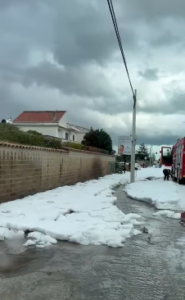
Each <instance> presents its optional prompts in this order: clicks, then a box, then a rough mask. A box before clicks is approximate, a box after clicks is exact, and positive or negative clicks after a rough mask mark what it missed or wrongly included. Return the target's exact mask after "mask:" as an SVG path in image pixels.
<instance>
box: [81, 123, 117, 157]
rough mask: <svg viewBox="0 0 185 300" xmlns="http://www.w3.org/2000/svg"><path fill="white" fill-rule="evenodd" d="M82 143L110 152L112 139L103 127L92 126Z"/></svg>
mask: <svg viewBox="0 0 185 300" xmlns="http://www.w3.org/2000/svg"><path fill="white" fill-rule="evenodd" d="M82 144H83V145H85V146H91V147H96V148H99V149H102V150H105V151H108V153H109V154H112V140H111V137H110V135H109V134H108V133H107V132H106V131H104V130H103V129H96V130H94V129H93V128H92V127H91V129H90V131H89V132H87V133H86V134H85V136H84V139H83V141H82Z"/></svg>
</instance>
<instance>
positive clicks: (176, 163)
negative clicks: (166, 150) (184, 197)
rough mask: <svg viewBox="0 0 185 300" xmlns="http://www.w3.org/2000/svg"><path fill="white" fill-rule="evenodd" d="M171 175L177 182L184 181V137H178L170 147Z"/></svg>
mask: <svg viewBox="0 0 185 300" xmlns="http://www.w3.org/2000/svg"><path fill="white" fill-rule="evenodd" d="M171 171H172V177H173V179H174V180H175V181H177V182H178V183H180V184H181V183H185V138H182V139H179V140H178V141H177V142H176V144H175V145H174V146H173V148H172V168H171Z"/></svg>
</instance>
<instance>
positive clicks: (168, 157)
mask: <svg viewBox="0 0 185 300" xmlns="http://www.w3.org/2000/svg"><path fill="white" fill-rule="evenodd" d="M160 153H161V159H160V163H161V165H162V166H165V167H171V165H172V152H171V147H161V151H160Z"/></svg>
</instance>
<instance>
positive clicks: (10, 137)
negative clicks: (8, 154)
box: [0, 123, 62, 149]
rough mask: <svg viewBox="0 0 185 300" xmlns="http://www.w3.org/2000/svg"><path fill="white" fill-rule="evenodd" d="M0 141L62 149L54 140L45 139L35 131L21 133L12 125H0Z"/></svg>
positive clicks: (59, 143) (58, 142)
mask: <svg viewBox="0 0 185 300" xmlns="http://www.w3.org/2000/svg"><path fill="white" fill-rule="evenodd" d="M0 141H5V142H10V143H16V144H22V145H31V146H38V147H47V148H55V149H61V148H62V144H61V142H60V141H58V140H56V139H54V138H49V137H45V136H43V135H42V134H40V133H39V132H37V131H32V130H30V131H29V132H25V131H21V130H20V129H19V128H18V127H16V126H15V125H12V124H2V123H1V124H0Z"/></svg>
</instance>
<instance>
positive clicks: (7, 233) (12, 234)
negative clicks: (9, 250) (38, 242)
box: [0, 227, 24, 241]
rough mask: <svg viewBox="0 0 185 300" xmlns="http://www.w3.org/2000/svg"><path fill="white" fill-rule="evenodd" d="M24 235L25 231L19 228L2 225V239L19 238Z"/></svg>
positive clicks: (0, 235)
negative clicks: (14, 228)
mask: <svg viewBox="0 0 185 300" xmlns="http://www.w3.org/2000/svg"><path fill="white" fill-rule="evenodd" d="M23 237H24V231H21V230H20V231H18V230H11V229H8V228H1V227H0V241H3V240H5V239H8V240H10V239H19V238H23Z"/></svg>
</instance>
